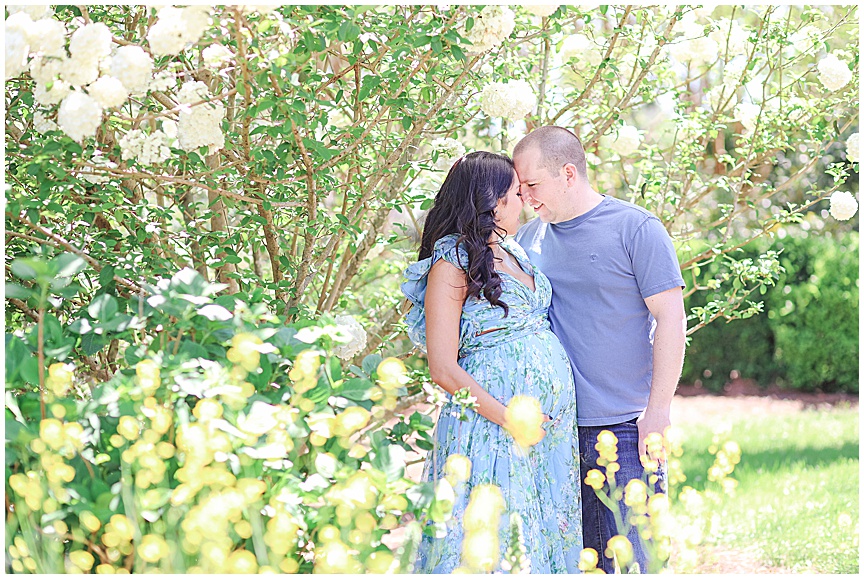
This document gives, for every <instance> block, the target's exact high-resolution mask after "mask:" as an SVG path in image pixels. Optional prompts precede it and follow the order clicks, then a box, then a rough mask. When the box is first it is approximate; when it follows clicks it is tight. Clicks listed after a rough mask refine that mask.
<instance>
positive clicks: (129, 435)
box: [117, 416, 141, 442]
mask: <svg viewBox="0 0 864 579" xmlns="http://www.w3.org/2000/svg"><path fill="white" fill-rule="evenodd" d="M140 433H141V425H140V424H138V420H136V419H135V418H133V417H132V416H121V417H120V423H119V424H118V425H117V434H119V435H121V436H122V437H123V438H125V439H126V440H128V441H130V442H131V441H133V440H137V438H138V435H139V434H140Z"/></svg>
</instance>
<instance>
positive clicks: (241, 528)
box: [234, 521, 252, 539]
mask: <svg viewBox="0 0 864 579" xmlns="http://www.w3.org/2000/svg"><path fill="white" fill-rule="evenodd" d="M234 532H235V533H237V535H238V536H239V537H240V538H241V539H248V538H249V537H251V536H252V525H251V524H249V521H238V522H236V523H234Z"/></svg>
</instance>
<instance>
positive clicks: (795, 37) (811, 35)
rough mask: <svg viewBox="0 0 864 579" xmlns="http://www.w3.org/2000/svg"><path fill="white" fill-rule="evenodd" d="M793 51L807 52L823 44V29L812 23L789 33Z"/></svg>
mask: <svg viewBox="0 0 864 579" xmlns="http://www.w3.org/2000/svg"><path fill="white" fill-rule="evenodd" d="M787 40H789V42H790V44H791V46H790V48H791V49H792V51H795V52H803V53H807V52H810V51H811V50H813V48H818V47H819V46H821V45H822V31H821V30H819V29H818V28H816V27H815V26H812V25H810V24H808V25H806V26H804V27H802V28H801V29H800V30H798V32H795V33H794V34H791V35H789V37H788V38H787Z"/></svg>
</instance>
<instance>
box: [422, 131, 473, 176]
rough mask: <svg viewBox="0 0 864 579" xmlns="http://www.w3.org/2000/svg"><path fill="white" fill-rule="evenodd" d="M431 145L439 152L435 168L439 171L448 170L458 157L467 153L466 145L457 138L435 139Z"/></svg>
mask: <svg viewBox="0 0 864 579" xmlns="http://www.w3.org/2000/svg"><path fill="white" fill-rule="evenodd" d="M429 145H430V146H431V147H432V151H437V153H438V160H437V161H436V162H435V168H436V169H437V170H439V171H448V170H449V169H450V167H451V166H452V165H453V163H454V162H455V161H456V159H458V158H459V157H461V156H462V155H464V154H465V146H464V145H462V143H460V142H459V141H457V140H456V139H448V138H443V139H435V140H434V141H432V142H431V143H429Z"/></svg>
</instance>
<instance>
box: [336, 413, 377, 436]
mask: <svg viewBox="0 0 864 579" xmlns="http://www.w3.org/2000/svg"><path fill="white" fill-rule="evenodd" d="M370 417H371V415H370V414H369V411H368V410H366V409H365V408H363V407H360V406H351V407H350V408H346V409H345V410H343V411H342V412H340V413H339V414H338V415H337V416H336V420H335V423H334V424H333V433H334V434H336V436H351V435H352V434H354V433H355V432H357V431H358V430H360V429H361V428H363V427H365V426H366V425H367V424H369V418H370Z"/></svg>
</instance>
